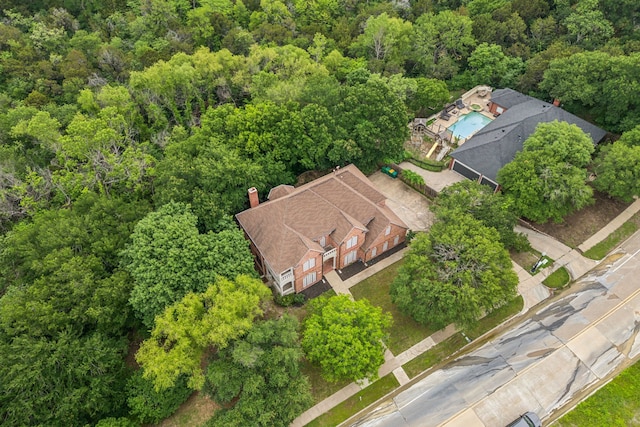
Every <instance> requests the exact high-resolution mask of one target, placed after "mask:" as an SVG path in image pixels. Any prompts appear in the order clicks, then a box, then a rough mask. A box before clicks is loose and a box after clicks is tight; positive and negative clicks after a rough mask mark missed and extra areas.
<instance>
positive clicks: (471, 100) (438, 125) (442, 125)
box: [429, 88, 494, 145]
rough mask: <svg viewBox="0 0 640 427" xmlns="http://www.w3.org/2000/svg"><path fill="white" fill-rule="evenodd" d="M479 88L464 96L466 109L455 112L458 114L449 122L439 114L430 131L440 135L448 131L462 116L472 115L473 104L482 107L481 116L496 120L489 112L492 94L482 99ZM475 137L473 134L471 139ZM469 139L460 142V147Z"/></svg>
mask: <svg viewBox="0 0 640 427" xmlns="http://www.w3.org/2000/svg"><path fill="white" fill-rule="evenodd" d="M476 89H477V88H473V89H472V90H470V91H468V92H467V93H465V94H464V95H463V96H462V102H463V103H464V104H465V107H464V108H463V109H461V110H457V109H456V110H454V111H455V112H456V113H455V114H451V118H450V119H449V120H444V119H441V118H440V117H439V115H440V112H438V114H437V115H436V116H435V118H436V121H435V122H433V124H432V125H431V126H430V127H429V129H430V130H431V131H432V132H434V133H436V134H437V133H440V132H442V131H444V130H446V129H447V128H448V127H450V126H451V125H453V124H454V123H456V122H457V121H458V118H459V117H460V116H463V115H465V114H467V113H471V112H472V111H473V110H471V109H470V108H469V105H471V104H478V105H479V106H481V107H482V110H481V111H478V112H479V113H480V114H482V115H484V116H486V117H488V118H490V119H491V120H493V119H494V117H493V115H492V114H491V113H490V112H489V107H488V103H489V101H490V100H491V94H490V93H489V94H487V95H486V96H484V97H482V96H480V95H478V93H477V90H476ZM471 136H473V134H471V135H470V136H469V137H471ZM467 139H469V138H466V139H462V140H460V141H459V142H458V144H459V145H462V144H464V142H465V141H466V140H467Z"/></svg>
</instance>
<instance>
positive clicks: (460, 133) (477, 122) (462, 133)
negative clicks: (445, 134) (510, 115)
mask: <svg viewBox="0 0 640 427" xmlns="http://www.w3.org/2000/svg"><path fill="white" fill-rule="evenodd" d="M489 123H491V119H490V118H489V117H487V116H485V115H484V114H480V113H476V112H475V111H473V112H471V113H468V114H465V115H463V116H461V117H460V118H459V119H458V121H457V122H455V123H454V124H452V125H451V126H449V127H448V128H447V129H449V130H450V131H451V133H452V134H453V136H454V137H456V138H460V139H464V138H468V137H469V136H471V135H472V134H474V133H476V132H477V131H479V130H480V129H482V128H483V127H485V126H486V125H488V124H489Z"/></svg>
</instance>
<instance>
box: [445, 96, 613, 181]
mask: <svg viewBox="0 0 640 427" xmlns="http://www.w3.org/2000/svg"><path fill="white" fill-rule="evenodd" d="M489 111H490V112H491V113H493V114H494V115H495V116H497V117H496V118H495V120H493V121H492V122H491V123H489V124H488V125H487V126H485V127H484V128H482V129H480V130H479V131H478V132H477V133H475V134H474V135H473V136H472V137H471V138H469V139H468V140H467V141H466V142H465V143H464V144H462V145H461V146H460V147H459V148H458V149H456V150H455V151H453V152H452V153H451V157H452V158H453V160H452V161H451V164H450V168H451V169H453V170H454V171H456V172H458V173H459V174H461V175H463V176H465V177H467V178H469V179H473V180H478V181H480V182H481V183H482V184H487V185H490V186H491V187H493V188H494V189H497V188H498V183H497V182H496V176H497V174H498V171H499V170H500V169H502V167H503V166H504V165H506V164H507V163H509V162H511V161H512V160H513V158H514V157H515V155H516V153H517V152H518V151H522V148H523V145H524V141H525V140H526V139H527V138H528V137H529V135H531V134H532V133H533V131H534V130H535V129H536V126H538V124H539V123H547V122H552V121H554V120H558V121H561V122H567V123H571V124H575V125H577V126H578V127H579V128H580V129H582V130H583V131H584V132H585V133H586V134H588V135H589V136H590V137H591V140H592V141H593V144H594V145H596V144H598V143H599V142H600V141H601V140H602V139H603V138H604V136H605V135H606V131H604V130H602V129H600V128H599V127H597V126H595V125H592V124H591V123H589V122H587V121H586V120H583V119H581V118H580V117H577V116H574V115H573V114H571V113H569V112H567V111H565V110H563V109H562V108H559V107H557V106H556V105H553V104H549V103H548V102H544V101H540V100H539V99H536V98H532V97H530V96H527V95H523V94H521V93H520V92H517V91H515V90H513V89H498V90H495V91H493V92H492V94H491V101H490V102H489Z"/></svg>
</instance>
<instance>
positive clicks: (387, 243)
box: [382, 242, 389, 252]
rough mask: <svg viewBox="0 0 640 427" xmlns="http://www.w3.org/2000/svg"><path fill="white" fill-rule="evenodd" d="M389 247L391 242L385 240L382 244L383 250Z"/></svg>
mask: <svg viewBox="0 0 640 427" xmlns="http://www.w3.org/2000/svg"><path fill="white" fill-rule="evenodd" d="M387 249H389V242H384V243H383V244H382V252H384V251H386V250H387Z"/></svg>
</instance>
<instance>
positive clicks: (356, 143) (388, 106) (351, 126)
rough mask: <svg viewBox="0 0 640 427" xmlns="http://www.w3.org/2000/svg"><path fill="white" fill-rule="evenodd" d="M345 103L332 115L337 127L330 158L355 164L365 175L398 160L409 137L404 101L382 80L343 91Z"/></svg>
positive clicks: (334, 110)
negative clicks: (390, 160)
mask: <svg viewBox="0 0 640 427" xmlns="http://www.w3.org/2000/svg"><path fill="white" fill-rule="evenodd" d="M341 95H342V99H341V100H340V101H339V102H338V104H337V105H335V106H334V107H333V108H332V109H331V110H330V111H331V112H332V114H333V116H334V117H335V118H336V124H337V125H338V127H339V128H338V130H337V138H336V141H335V147H334V149H333V150H332V152H330V153H329V156H330V157H334V158H339V159H342V161H343V162H344V163H348V162H353V163H355V164H356V165H357V166H358V167H359V168H361V169H363V170H364V171H370V170H373V169H374V168H375V167H376V166H377V163H378V162H381V161H384V159H387V158H394V157H395V158H397V157H398V156H399V155H401V153H402V150H403V148H402V144H403V143H404V141H406V139H407V137H408V132H409V131H408V128H407V122H408V116H407V113H406V108H405V106H404V104H403V103H402V101H401V100H400V99H399V98H398V97H397V96H396V95H394V94H393V93H392V92H391V90H390V89H389V87H388V86H387V85H386V84H385V83H384V82H382V81H380V80H379V79H369V80H367V81H366V83H356V84H354V85H352V86H345V87H343V91H342V94H341Z"/></svg>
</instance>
